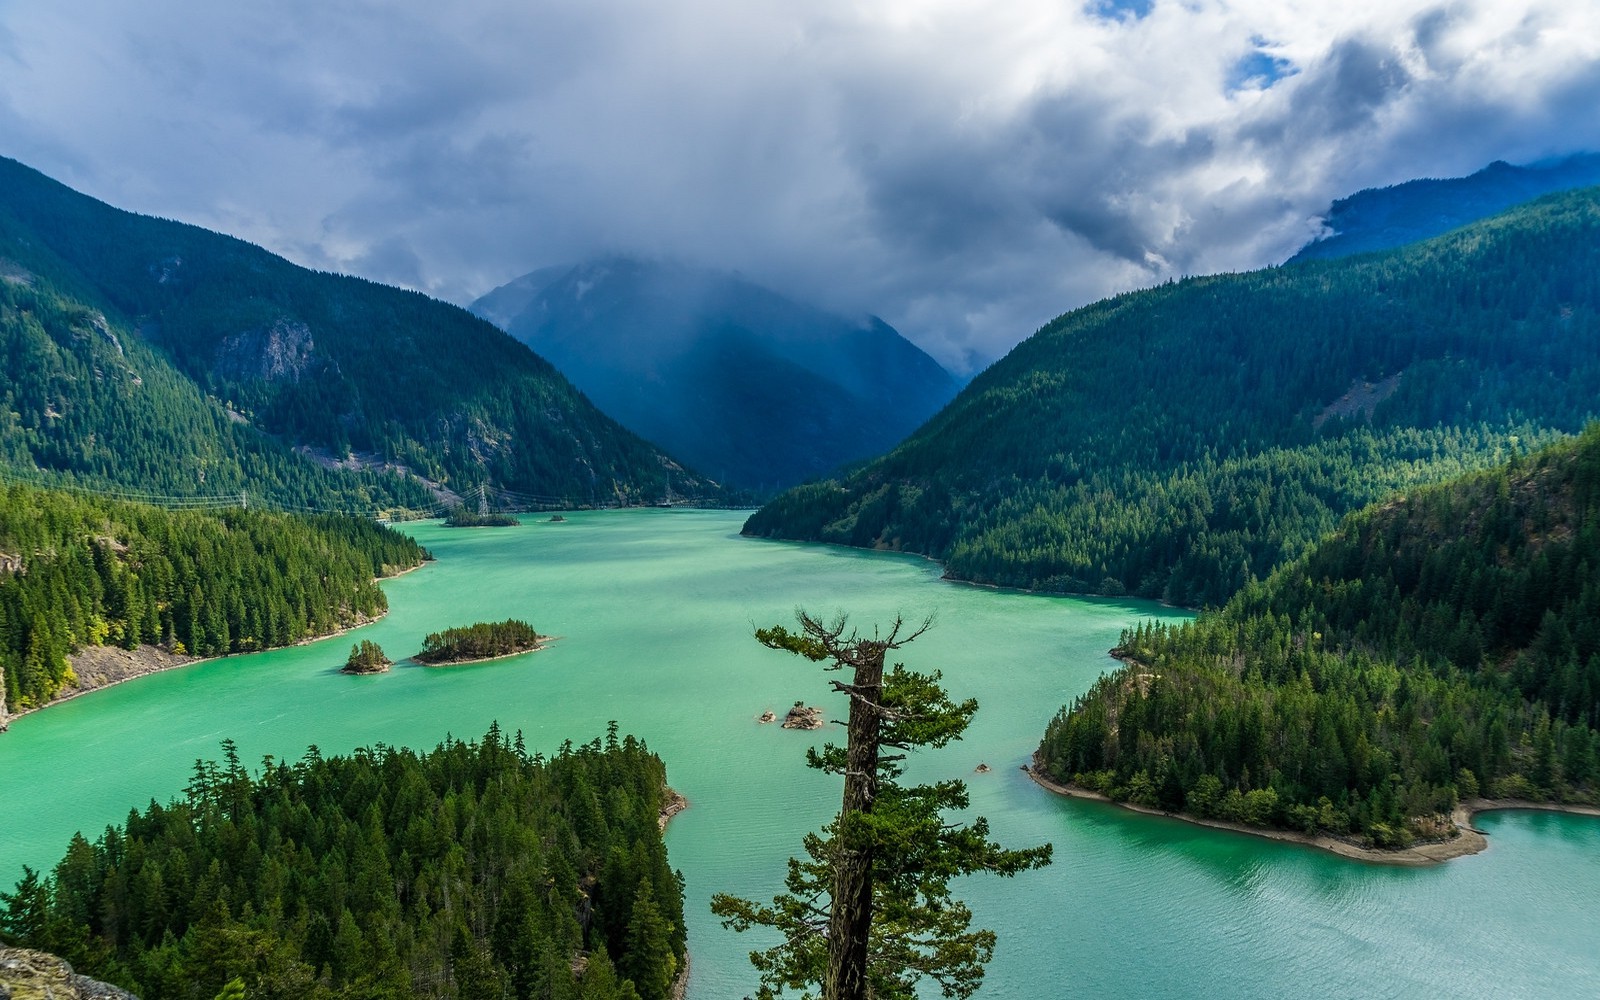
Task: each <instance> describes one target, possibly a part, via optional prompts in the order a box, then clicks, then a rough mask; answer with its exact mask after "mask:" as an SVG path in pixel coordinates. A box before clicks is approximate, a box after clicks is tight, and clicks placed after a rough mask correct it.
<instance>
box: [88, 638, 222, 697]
mask: <svg viewBox="0 0 1600 1000" xmlns="http://www.w3.org/2000/svg"><path fill="white" fill-rule="evenodd" d="M196 659H198V657H194V656H179V655H177V654H175V653H169V652H167V651H166V650H165V649H162V648H161V647H159V646H148V645H146V646H140V647H139V648H138V649H134V650H127V649H123V648H122V647H120V646H85V647H83V648H82V649H79V650H78V651H77V652H75V653H73V654H72V655H71V656H68V657H67V662H68V663H69V664H71V665H72V672H73V673H74V674H76V675H77V677H78V684H77V688H76V690H74V691H72V692H71V693H73V694H78V693H81V692H84V691H93V690H94V689H95V688H102V687H106V686H107V685H110V684H117V683H120V682H122V681H126V680H131V679H133V678H135V677H143V676H144V675H145V674H153V673H155V672H156V671H158V670H166V669H167V668H169V667H179V666H182V665H183V664H185V663H193V662H194V661H195V660H196Z"/></svg>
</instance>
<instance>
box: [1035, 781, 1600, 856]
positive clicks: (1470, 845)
mask: <svg viewBox="0 0 1600 1000" xmlns="http://www.w3.org/2000/svg"><path fill="white" fill-rule="evenodd" d="M1022 770H1024V771H1026V772H1027V773H1028V777H1030V778H1032V779H1033V780H1034V782H1035V783H1036V784H1038V785H1039V786H1040V787H1041V788H1044V789H1046V790H1048V791H1051V792H1054V793H1055V794H1057V795H1064V796H1067V797H1068V798H1074V799H1090V800H1093V801H1095V802H1105V803H1109V804H1111V805H1114V806H1118V807H1120V808H1122V809H1127V810H1130V811H1132V812H1137V813H1144V814H1145V815H1148V816H1165V817H1167V818H1169V819H1176V820H1182V821H1183V822H1185V823H1193V824H1194V825H1196V826H1205V827H1210V828H1212V829H1214V830H1228V831H1230V832H1232V833H1243V834H1248V835H1249V836H1252V837H1261V838H1264V839H1266V840H1278V841H1283V842H1285V843H1290V844H1303V845H1305V846H1307V847H1315V848H1317V849H1319V850H1324V851H1328V852H1330V853H1333V854H1337V855H1339V856H1340V857H1345V858H1350V859H1351V860H1354V861H1365V862H1368V863H1371V864H1379V865H1406V866H1419V865H1436V864H1439V863H1440V862H1443V861H1449V860H1450V859H1451V858H1461V857H1466V856H1467V855H1469V854H1477V853H1478V852H1479V851H1482V850H1485V849H1487V848H1488V846H1489V838H1488V837H1486V836H1484V834H1483V832H1482V831H1480V830H1478V829H1476V828H1474V827H1473V825H1472V818H1473V817H1474V816H1476V815H1478V814H1479V813H1484V812H1492V811H1494V810H1497V809H1536V810H1542V811H1546V812H1564V813H1571V814H1575V815H1579V816H1600V807H1596V806H1586V805H1562V804H1558V803H1553V802H1529V801H1525V800H1523V799H1482V798H1480V799H1472V800H1469V801H1467V802H1463V803H1461V804H1460V805H1458V806H1456V809H1455V812H1454V813H1452V814H1451V816H1450V819H1451V821H1452V822H1454V823H1455V825H1456V828H1457V830H1458V831H1459V832H1458V833H1457V834H1456V836H1454V837H1452V838H1450V839H1449V840H1440V841H1434V842H1431V843H1425V844H1415V845H1413V846H1411V847H1406V848H1399V849H1389V848H1375V847H1364V846H1362V845H1361V844H1357V843H1352V842H1351V841H1347V840H1341V839H1339V838H1337V837H1329V836H1326V835H1323V834H1310V833H1301V832H1299V831H1297V830H1269V829H1265V828H1263V827H1259V826H1246V825H1245V824H1243V823H1230V822H1228V821H1226V820H1219V819H1201V818H1200V817H1198V816H1191V815H1189V814H1187V813H1174V812H1165V811H1163V810H1161V809H1152V808H1150V807H1148V806H1140V805H1134V804H1133V803H1130V802H1117V801H1115V800H1113V799H1110V798H1108V797H1106V796H1104V795H1101V794H1100V793H1099V792H1095V791H1091V790H1089V789H1087V788H1083V787H1081V786H1078V785H1067V784H1062V783H1061V782H1059V781H1055V780H1054V779H1052V778H1050V777H1049V776H1048V775H1046V774H1045V773H1044V772H1043V771H1042V769H1041V768H1040V767H1039V765H1038V762H1037V761H1033V762H1030V763H1029V764H1025V765H1023V767H1022Z"/></svg>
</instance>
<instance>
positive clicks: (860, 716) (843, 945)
mask: <svg viewBox="0 0 1600 1000" xmlns="http://www.w3.org/2000/svg"><path fill="white" fill-rule="evenodd" d="M862 646H863V647H868V648H861V649H859V652H862V653H866V654H867V655H865V656H860V657H859V658H856V659H855V660H854V663H853V665H854V667H855V677H854V679H853V682H852V683H851V684H850V685H848V686H847V687H845V690H846V691H848V692H849V694H850V719H849V724H848V732H849V736H848V739H847V741H846V744H845V756H846V760H847V761H848V765H847V766H848V769H847V770H846V772H845V776H844V804H843V807H842V808H841V809H840V812H839V830H838V833H837V835H836V838H835V843H836V844H837V845H838V856H837V858H836V860H835V863H834V864H835V867H834V873H833V909H832V911H831V912H830V913H829V915H828V973H827V978H826V979H825V980H824V981H823V984H822V997H823V1000H866V997H867V941H868V938H869V936H870V934H871V931H872V863H873V849H872V842H871V840H870V838H863V837H861V836H860V835H859V834H857V832H856V831H855V830H854V829H853V826H854V820H855V818H856V817H857V816H858V815H860V814H862V813H869V812H871V811H872V803H873V800H874V799H876V798H877V795H878V742H879V730H880V728H881V726H882V721H883V716H882V711H881V708H880V702H881V701H882V694H883V660H884V653H885V651H886V649H887V648H888V647H887V645H886V644H883V643H877V642H872V643H863V644H862Z"/></svg>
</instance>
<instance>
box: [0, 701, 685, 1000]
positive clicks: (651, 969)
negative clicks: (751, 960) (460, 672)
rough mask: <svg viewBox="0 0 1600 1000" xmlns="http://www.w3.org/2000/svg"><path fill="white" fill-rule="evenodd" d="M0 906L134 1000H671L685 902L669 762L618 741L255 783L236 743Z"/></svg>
mask: <svg viewBox="0 0 1600 1000" xmlns="http://www.w3.org/2000/svg"><path fill="white" fill-rule="evenodd" d="M223 747H224V759H223V761H222V762H221V763H220V764H219V763H205V762H200V761H196V762H195V771H194V776H193V778H192V780H191V781H190V783H189V786H188V788H187V790H186V794H185V796H184V798H182V799H180V800H176V801H172V802H169V803H168V804H166V805H164V806H162V805H157V804H156V803H153V802H152V803H151V804H150V807H149V808H148V809H146V810H144V811H135V812H133V813H130V814H129V816H128V819H127V822H126V823H124V824H122V825H120V826H113V827H108V828H107V829H106V830H105V832H104V833H103V834H101V835H100V836H99V837H98V838H97V839H96V840H95V841H94V842H92V843H91V842H90V841H89V840H88V839H87V838H85V837H83V836H81V835H79V836H75V837H74V838H73V839H72V842H71V843H70V845H68V847H67V850H66V854H65V856H64V857H63V858H62V859H61V861H60V863H59V864H57V865H56V867H55V870H54V871H53V872H51V873H47V874H45V875H43V876H41V875H40V874H38V873H36V872H33V871H31V870H25V871H24V876H23V878H22V880H21V881H20V882H19V883H18V885H17V887H16V889H15V890H14V891H13V892H10V893H0V903H3V909H0V934H3V935H4V936H5V937H6V938H7V939H8V940H11V941H13V942H16V943H18V944H20V945H23V946H26V947H30V948H38V949H41V950H44V951H48V952H51V953H54V954H56V955H59V956H61V957H63V958H65V959H67V960H68V961H69V962H71V963H72V965H73V967H74V968H76V969H77V970H78V971H79V972H81V973H84V974H86V975H89V976H93V977H95V978H97V979H102V980H105V981H107V982H111V983H114V984H117V985H119V986H123V987H126V988H128V989H130V990H132V991H133V992H134V993H136V994H137V995H138V996H139V997H141V998H142V1000H191V998H194V997H203V998H208V1000H209V998H211V997H215V996H218V995H219V994H220V993H223V992H224V990H225V988H227V987H228V985H229V983H230V981H232V982H234V986H233V987H232V989H233V990H234V995H242V996H249V997H252V998H260V1000H334V998H338V997H362V998H365V1000H412V998H416V997H426V998H438V1000H446V998H449V1000H454V998H457V997H459V998H462V1000H466V998H480V997H504V996H516V997H544V998H550V1000H666V998H667V997H668V996H669V995H670V991H671V990H672V986H673V982H674V980H675V979H676V978H677V977H678V975H679V973H680V972H681V970H682V969H683V968H684V964H685V961H686V958H685V950H684V943H685V942H684V929H683V928H684V923H683V886H682V884H681V880H680V878H679V876H678V875H677V873H676V872H674V871H673V870H672V869H671V868H670V867H669V866H668V864H667V855H666V848H665V846H664V844H663V841H662V838H661V832H660V828H659V825H658V817H659V816H660V814H661V812H662V809H663V807H664V806H665V805H666V804H667V798H668V791H667V786H666V770H665V767H664V766H663V764H662V763H661V760H660V758H658V757H656V756H655V755H654V754H652V753H650V752H649V750H648V749H647V748H646V747H645V746H644V744H643V743H640V742H639V741H637V740H635V739H634V738H633V737H632V736H628V737H626V738H624V739H621V740H618V739H617V735H616V730H615V727H613V728H612V730H611V731H610V733H608V735H607V737H606V738H605V740H604V741H603V742H602V741H601V740H600V739H596V740H594V741H592V742H590V743H587V744H584V745H583V746H580V747H574V746H572V745H571V744H570V743H567V744H564V745H563V746H562V747H561V748H560V750H559V752H558V753H557V754H556V755H555V756H554V757H551V758H549V759H545V758H543V757H542V756H540V755H537V754H535V755H531V756H530V755H529V754H528V752H527V751H526V750H525V748H524V747H523V743H522V736H521V733H520V732H519V733H518V734H517V735H516V737H515V738H514V739H507V738H506V737H505V735H504V734H503V733H502V732H501V731H500V730H499V728H498V727H497V726H496V727H491V728H490V730H489V732H488V733H487V734H486V735H485V736H484V738H483V739H482V740H481V741H480V742H477V743H470V742H468V743H463V742H460V741H456V740H452V739H449V738H447V739H446V740H445V742H444V743H442V744H441V745H439V746H438V747H437V748H435V749H434V750H433V751H432V752H430V753H417V752H414V751H411V750H406V749H396V748H393V747H386V746H376V747H372V748H369V749H362V750H357V751H356V752H355V753H353V754H352V755H350V756H348V757H324V756H322V755H321V754H320V753H319V752H318V751H317V749H316V748H315V747H312V748H311V749H310V750H309V751H307V753H306V755H305V756H304V757H303V758H302V759H301V760H299V761H298V762H295V763H293V764H290V763H288V762H282V761H274V760H272V759H271V758H268V759H267V760H266V761H265V762H264V763H263V767H262V770H261V772H260V773H259V774H256V775H251V774H250V773H249V772H248V771H247V770H246V768H245V767H244V766H243V765H242V764H241V762H240V761H239V758H238V754H237V753H236V751H235V750H234V748H233V745H232V744H231V743H224V744H223Z"/></svg>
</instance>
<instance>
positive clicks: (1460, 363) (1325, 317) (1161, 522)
mask: <svg viewBox="0 0 1600 1000" xmlns="http://www.w3.org/2000/svg"><path fill="white" fill-rule="evenodd" d="M1597 409H1600V191H1596V190H1594V189H1588V190H1584V191H1579V192H1572V193H1569V194H1565V195H1557V196H1552V197H1550V198H1547V199H1544V200H1541V201H1539V202H1536V203H1534V204H1532V205H1529V206H1526V207H1524V208H1521V209H1518V210H1516V211H1513V212H1510V213H1507V214H1505V215H1503V216H1500V217H1497V218H1496V219H1493V220H1488V221H1485V222H1482V223H1479V224H1477V225H1475V226H1472V227H1470V228H1467V229H1463V230H1460V231H1458V232H1456V233H1453V234H1450V235H1448V236H1445V237H1441V238H1439V239H1436V240H1433V241H1430V242H1427V243H1422V244H1417V245H1413V246H1411V247H1407V248H1403V249H1401V250H1396V251H1391V252H1389V253H1386V254H1381V255H1372V256H1367V257H1361V258H1352V259H1349V260H1342V261H1328V262H1312V263H1308V264H1305V265H1301V266H1296V267H1285V268H1272V269H1268V270H1265V271H1259V272H1254V273H1250V274H1235V275H1219V276H1215V277H1208V278H1194V279H1189V280H1186V281H1183V282H1179V283H1173V284H1168V285H1166V286H1163V287H1160V288H1155V289H1150V290H1148V291H1143V292H1135V293H1130V294H1127V295H1122V296H1119V297H1117V298H1113V299H1108V300H1106V301H1104V302H1100V303H1097V304H1095V305H1092V306H1089V307H1087V308H1084V309H1079V310H1076V311H1074V312H1071V313H1068V314H1066V315H1064V316H1062V317H1060V318H1059V319H1057V320H1055V321H1054V322H1052V323H1050V324H1049V325H1048V326H1046V327H1045V328H1044V329H1043V330H1041V331H1040V332H1039V333H1038V334H1036V335H1035V336H1033V337H1032V338H1030V339H1028V340H1026V341H1024V342H1023V343H1022V344H1020V345H1019V346H1018V347H1017V348H1016V349H1014V350H1013V351H1012V352H1011V353H1010V354H1009V355H1007V356H1006V357H1005V358H1003V359H1001V360H1000V361H999V362H997V363H995V364H994V365H993V366H992V367H991V368H990V369H989V370H988V371H986V372H984V373H983V374H981V375H980V376H978V378H976V379H974V380H973V381H972V383H971V384H970V385H968V386H967V388H966V389H965V390H963V391H962V393H961V394H960V395H959V396H957V398H956V399H955V400H954V401H953V402H952V403H951V404H950V405H949V406H947V407H945V408H944V410H942V411H941V412H940V413H939V414H938V415H936V416H935V417H934V418H933V419H932V420H930V421H929V422H928V423H927V424H926V425H925V426H924V427H923V428H922V429H920V430H919V431H918V432H917V433H916V434H914V435H913V436H912V437H910V438H908V439H907V440H906V441H905V442H903V443H902V444H901V445H900V446H898V447H897V448H895V449H894V451H892V452H890V453H889V454H888V455H885V456H883V457H882V458H880V459H878V460H876V461H874V462H871V463H869V464H867V465H865V466H863V467H861V468H859V469H857V470H854V471H853V472H851V473H850V474H849V475H848V476H845V477H843V478H841V479H839V480H835V481H830V482H824V483H820V484H812V485H808V486H803V487H800V488H798V489H796V490H792V491H790V492H789V493H786V494H784V495H782V496H780V497H778V498H777V499H775V500H774V501H773V502H772V503H770V504H768V505H767V506H766V507H765V508H763V509H762V510H760V511H758V512H757V513H756V514H755V515H754V516H753V517H751V518H750V520H749V521H748V522H747V524H746V526H745V530H746V532H747V533H750V534H756V535H768V536H774V537H784V538H804V539H820V540H825V541H834V542H842V543H846V544H851V545H859V546H876V547H884V548H898V549H906V550H910V551H915V552H922V553H925V554H928V555H933V556H938V557H942V558H945V559H946V560H947V567H948V571H949V573H950V575H951V576H954V577H956V578H959V579H966V580H977V581H984V582H991V583H999V584H1008V585H1015V586H1025V587H1034V588H1043V589H1051V590H1067V591H1090V592H1095V591H1099V592H1105V593H1119V592H1123V591H1127V592H1132V593H1138V594H1143V595H1148V596H1154V597H1165V598H1166V599H1168V600H1171V601H1174V602H1175V603H1181V604H1204V603H1211V604H1220V603H1222V602H1223V601H1225V600H1226V599H1227V598H1228V597H1229V596H1230V595H1231V594H1232V593H1233V592H1234V591H1236V590H1237V589H1238V588H1239V587H1241V586H1242V585H1243V584H1244V583H1245V582H1246V581H1248V580H1249V579H1250V577H1251V576H1253V575H1254V576H1261V575H1265V574H1266V573H1267V572H1268V571H1270V570H1271V569H1272V568H1273V567H1274V566H1276V565H1278V564H1280V563H1282V562H1284V561H1285V560H1287V559H1290V558H1293V557H1294V556H1296V555H1298V554H1299V553H1300V551H1301V550H1302V549H1303V548H1304V547H1305V546H1306V545H1307V544H1309V543H1311V542H1313V541H1315V540H1316V539H1318V538H1320V537H1322V536H1323V535H1324V534H1326V533H1327V532H1328V531H1330V530H1332V528H1333V527H1334V525H1335V524H1336V523H1337V520H1338V518H1339V516H1341V515H1342V514H1344V513H1346V512H1347V511H1350V510H1353V509H1356V508H1358V507H1361V506H1363V505H1365V504H1367V503H1369V502H1371V501H1372V500H1374V499H1376V498H1378V497H1380V496H1382V495H1384V494H1385V493H1387V492H1389V491H1392V490H1394V489H1398V488H1401V487H1404V486H1408V485H1413V484H1416V483H1421V482H1429V481H1437V480H1442V479H1445V478H1448V477H1449V476H1451V475H1453V474H1458V473H1460V472H1463V471H1468V470H1471V469H1474V468H1484V467H1487V466H1489V465H1492V464H1495V463H1497V462H1501V461H1504V460H1505V458H1506V457H1508V456H1509V455H1510V454H1511V453H1512V452H1513V451H1515V450H1517V449H1520V448H1525V447H1528V446H1530V445H1535V444H1538V443H1540V442H1543V441H1545V440H1547V439H1549V438H1551V437H1553V436H1554V435H1557V434H1559V433H1562V432H1567V433H1570V432H1574V431H1576V430H1577V429H1578V428H1579V427H1581V426H1582V425H1583V423H1584V421H1585V419H1586V418H1587V417H1588V416H1590V415H1592V414H1594V413H1595V412H1596V411H1597Z"/></svg>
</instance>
